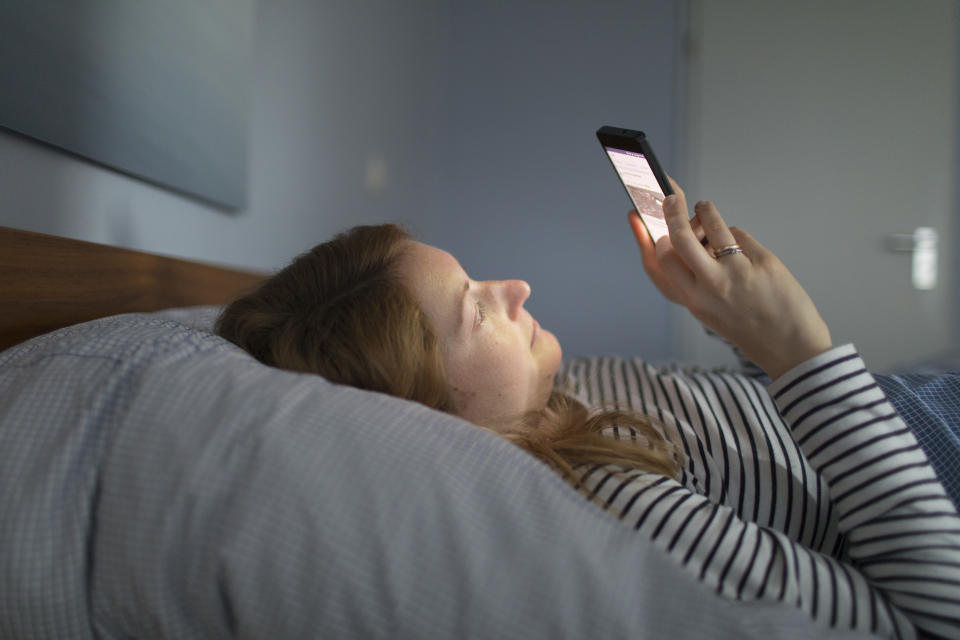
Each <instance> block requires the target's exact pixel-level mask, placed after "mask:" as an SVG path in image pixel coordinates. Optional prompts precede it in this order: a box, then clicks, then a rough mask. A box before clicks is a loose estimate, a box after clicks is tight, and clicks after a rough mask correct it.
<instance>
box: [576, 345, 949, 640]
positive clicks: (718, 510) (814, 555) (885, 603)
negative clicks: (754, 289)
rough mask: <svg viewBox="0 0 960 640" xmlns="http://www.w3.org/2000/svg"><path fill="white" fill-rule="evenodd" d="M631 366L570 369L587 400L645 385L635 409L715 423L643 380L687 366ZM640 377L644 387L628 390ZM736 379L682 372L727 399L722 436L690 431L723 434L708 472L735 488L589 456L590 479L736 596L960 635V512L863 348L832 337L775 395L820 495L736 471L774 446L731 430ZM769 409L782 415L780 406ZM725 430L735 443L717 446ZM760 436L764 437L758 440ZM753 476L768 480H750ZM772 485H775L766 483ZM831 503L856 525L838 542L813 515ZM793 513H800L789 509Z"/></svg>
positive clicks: (857, 621) (892, 630) (901, 628)
mask: <svg viewBox="0 0 960 640" xmlns="http://www.w3.org/2000/svg"><path fill="white" fill-rule="evenodd" d="M831 363H834V364H831ZM622 364H623V363H620V362H617V361H611V362H609V363H608V362H605V361H604V360H596V361H591V362H584V363H580V364H579V365H578V366H582V367H583V370H580V371H576V372H572V373H573V374H574V375H575V376H576V377H577V379H578V380H580V381H581V383H582V385H583V386H584V387H585V389H584V390H585V392H586V396H588V397H590V398H593V399H608V398H610V397H611V395H613V396H620V397H621V398H622V397H623V396H624V394H626V395H627V396H628V399H630V400H632V399H633V397H634V396H635V397H638V398H641V399H642V402H641V403H639V404H636V405H635V408H638V409H641V410H644V411H645V412H647V413H650V414H651V415H653V416H654V417H657V418H659V419H661V420H663V421H664V422H665V423H666V426H667V427H671V425H672V424H673V423H674V422H676V424H678V425H680V424H683V423H687V422H688V420H689V421H692V424H700V423H703V425H705V426H709V424H710V422H711V421H710V420H704V416H699V417H698V416H693V415H688V414H690V411H680V407H679V405H677V404H676V403H675V402H673V403H670V402H667V401H668V400H669V397H666V396H665V397H664V398H660V397H659V396H656V397H654V394H648V393H646V387H645V386H644V385H646V384H647V382H643V381H644V380H648V379H649V381H650V383H651V384H654V383H657V382H661V383H662V382H665V381H669V382H677V381H678V380H681V379H680V378H678V377H677V376H673V375H668V374H663V375H660V376H655V375H653V374H652V372H651V375H649V376H646V375H645V376H642V377H641V376H619V377H618V376H616V375H612V374H614V373H615V372H616V371H617V368H618V367H619V366H622ZM621 378H622V379H623V381H622V382H621V381H620V380H621ZM634 378H636V382H637V385H636V386H637V387H638V388H637V389H636V390H635V392H631V393H626V392H627V391H629V390H630V389H629V388H630V386H631V385H630V384H629V382H630V381H632V380H634ZM728 378H729V375H727V374H724V375H719V374H703V375H700V374H698V375H695V376H689V375H688V376H685V377H684V378H682V380H689V381H690V389H691V390H692V391H693V392H695V393H694V394H693V395H691V399H696V400H697V401H696V403H695V404H696V405H697V407H698V408H697V411H708V412H718V411H719V413H718V414H717V415H716V418H717V419H716V422H717V425H720V426H722V427H723V428H721V429H718V430H716V432H715V433H713V434H711V433H709V432H708V430H706V429H699V428H691V432H697V433H698V434H699V435H698V440H697V441H698V442H702V443H704V444H705V445H706V446H708V447H709V445H710V443H711V439H713V438H716V437H718V436H720V437H721V438H722V439H721V440H719V441H718V442H715V443H714V445H713V448H714V449H715V450H716V449H721V448H722V449H723V450H724V451H727V452H729V455H730V456H731V457H732V458H735V459H732V460H730V461H729V463H728V462H726V457H724V458H723V459H722V460H723V462H722V464H721V463H720V462H719V461H718V462H717V463H716V464H715V465H714V466H716V468H715V469H713V468H711V473H710V474H708V475H707V476H706V477H707V479H709V477H710V476H716V480H717V481H718V482H723V483H725V484H726V483H730V484H731V487H730V488H728V489H726V490H723V491H721V492H720V493H719V496H720V497H725V498H726V499H720V500H718V499H717V498H718V496H714V495H713V494H714V493H715V492H714V491H712V490H703V491H701V490H700V489H709V488H708V487H699V486H697V483H692V482H690V481H689V480H690V478H687V481H683V480H684V478H681V482H677V481H675V480H673V479H669V478H665V477H663V476H660V475H657V474H652V473H647V472H643V471H639V470H627V469H623V468H617V467H612V466H595V467H584V468H582V469H581V474H582V482H583V485H584V487H585V488H586V489H587V490H588V491H589V492H591V493H592V494H593V496H594V497H595V498H596V499H597V500H598V501H599V502H600V503H601V504H602V505H603V506H605V507H606V508H607V509H609V510H610V511H612V512H613V513H616V514H618V515H619V517H620V518H621V519H622V520H624V521H625V522H626V523H628V524H629V525H630V526H632V527H633V528H635V529H636V530H638V531H639V532H641V533H643V534H644V535H645V537H648V538H649V539H651V540H653V542H654V544H656V545H658V546H659V547H660V548H662V549H664V550H665V551H666V552H667V553H668V554H669V555H670V556H672V557H673V558H675V559H676V560H677V561H678V562H680V563H681V564H682V565H683V566H684V567H685V568H687V569H688V570H689V571H691V572H693V573H694V574H695V575H696V576H697V577H698V578H699V579H700V580H701V581H703V582H705V583H706V584H708V585H710V586H711V587H712V588H714V589H715V590H716V591H717V592H718V593H720V594H723V595H725V596H727V597H731V598H737V599H742V600H752V599H773V600H777V601H780V602H785V603H789V604H791V605H793V606H796V607H798V608H800V609H802V610H803V611H805V612H806V613H807V614H808V615H810V616H811V618H813V619H815V620H817V621H818V622H820V623H821V624H823V625H825V626H829V627H831V628H835V629H845V630H853V631H861V632H870V633H874V634H878V635H882V636H887V637H905V638H910V637H915V636H916V633H917V631H916V627H919V628H921V629H923V630H924V631H926V632H929V633H931V634H937V635H942V636H945V637H960V594H958V589H960V538H958V536H960V524H958V522H960V521H958V518H957V515H956V512H955V511H954V509H953V507H952V503H950V502H949V500H948V499H947V498H946V496H945V494H944V491H943V488H942V486H940V485H939V483H938V482H937V481H936V478H935V476H934V475H933V472H932V470H931V469H930V467H929V465H928V463H927V461H926V458H925V457H924V455H923V453H922V451H919V450H918V449H917V448H916V441H915V440H914V439H913V436H912V434H910V433H909V431H907V430H906V427H905V425H904V424H903V422H902V420H901V419H900V418H899V417H898V416H897V414H896V412H895V411H894V410H893V409H892V407H891V406H890V404H889V403H888V402H887V401H886V399H885V397H884V395H883V394H882V392H879V390H878V389H876V388H875V384H874V382H873V378H872V377H871V376H870V375H869V374H868V373H866V371H865V370H864V369H863V363H862V361H861V360H860V358H859V357H858V356H857V354H856V352H855V351H854V350H853V348H852V347H841V348H838V349H834V350H832V351H831V352H829V353H827V354H824V355H823V356H821V357H818V358H816V359H814V360H812V361H810V362H808V363H805V364H804V365H801V366H800V367H798V368H796V369H794V370H793V371H791V372H788V374H786V375H785V376H783V377H782V378H781V379H779V380H778V381H777V382H776V384H774V385H772V386H771V387H770V391H771V394H772V396H773V401H774V402H775V403H776V406H777V407H778V408H779V410H780V411H781V412H782V413H783V415H784V417H785V418H786V420H787V423H788V424H789V426H790V428H789V429H788V428H787V426H782V437H783V438H784V439H786V440H787V441H790V444H791V445H792V446H795V447H797V455H799V456H802V466H806V465H807V464H810V463H812V464H811V466H812V469H811V473H812V472H813V469H816V471H817V473H818V477H817V480H816V481H815V482H811V485H810V487H811V488H810V491H801V492H800V493H799V494H797V495H799V496H801V497H803V499H804V500H806V499H807V496H808V495H809V496H811V497H814V496H815V498H816V499H815V500H814V501H812V502H811V503H810V505H809V506H807V505H806V503H804V504H802V505H798V504H794V505H791V504H789V501H785V500H784V496H788V497H789V496H793V495H795V493H794V492H790V491H789V490H790V487H791V485H790V483H785V482H780V483H778V484H777V486H776V487H773V486H768V485H769V483H770V481H771V480H772V479H774V478H777V477H778V476H777V475H776V474H774V473H772V472H771V473H767V474H765V475H763V478H766V480H752V479H751V476H750V475H749V474H748V475H746V476H744V479H741V480H737V478H738V477H739V476H741V475H743V474H737V473H734V470H735V469H737V468H743V467H744V465H745V464H746V460H747V459H749V458H751V457H752V458H754V459H765V456H764V455H761V456H757V455H756V452H752V449H751V447H749V446H746V445H745V443H749V442H750V440H749V439H748V438H745V437H742V438H738V436H737V435H736V433H734V431H735V430H736V428H737V426H736V425H737V424H739V422H740V421H742V418H743V416H740V412H739V411H738V410H737V407H741V408H743V407H744V406H746V405H747V404H749V403H747V402H745V401H744V400H743V399H740V400H737V394H732V393H726V392H725V391H724V389H725V387H724V384H725V382H727V381H728ZM641 382H642V383H643V384H640V383H641ZM619 386H624V387H625V388H624V389H622V390H621V389H618V387H619ZM733 388H735V387H731V389H733ZM746 388H747V389H752V388H753V387H752V386H749V385H747V386H746ZM700 389H702V391H703V393H702V394H701V393H700V391H698V390H700ZM758 389H759V387H758ZM721 391H724V392H723V393H721ZM707 392H709V393H707ZM701 395H702V398H701V397H700V396H701ZM763 395H766V394H763ZM714 396H716V397H714ZM744 397H745V398H746V397H748V396H744ZM767 398H768V399H767V402H769V401H770V400H769V396H767ZM756 403H757V411H755V412H754V413H756V414H757V415H756V416H752V417H751V419H750V420H749V421H747V422H749V423H750V424H754V423H756V424H755V426H754V428H755V429H757V433H758V434H774V435H770V436H769V438H770V439H771V440H775V439H776V438H777V437H780V436H777V435H775V434H777V433H779V432H780V429H781V427H780V426H778V425H777V424H775V423H774V422H769V423H768V422H767V421H766V420H765V419H764V420H761V419H760V417H758V416H765V415H767V413H768V412H767V411H766V410H762V411H761V410H760V407H761V405H762V402H761V401H760V399H759V398H757V399H756ZM630 404H632V405H634V402H630ZM769 413H770V414H775V413H776V410H775V409H774V407H773V406H770V410H769ZM684 416H685V417H684ZM772 417H773V415H771V418H772ZM694 418H697V419H696V420H694ZM747 422H745V423H744V424H746V423H747ZM780 424H781V425H782V423H780ZM668 431H672V429H669V428H668ZM700 431H703V433H699V432H700ZM728 431H729V432H730V433H729V434H728V433H727V432H728ZM741 431H742V432H743V433H748V432H747V431H746V430H745V429H742V430H741ZM677 433H684V431H679V432H677ZM791 434H792V435H793V438H791ZM671 435H672V436H675V435H676V434H673V433H671ZM701 439H702V440H701ZM727 439H729V440H730V446H724V447H721V444H722V443H723V442H725V441H726V440H727ZM793 440H796V442H793ZM762 441H763V438H760V439H758V440H756V443H755V444H757V445H759V444H762ZM683 442H684V444H685V445H686V441H685V440H683ZM733 445H736V446H733ZM696 446H701V445H696ZM764 447H767V448H769V447H770V445H769V444H766V445H764ZM684 448H685V450H686V453H687V455H688V456H689V457H691V458H692V459H697V455H696V453H697V451H696V450H695V449H693V448H691V447H687V446H685V447H684ZM774 449H776V448H774ZM787 451H789V449H787ZM691 454H694V455H692V456H691ZM724 455H726V454H724ZM808 457H809V458H810V460H809V461H808V460H807V458H808ZM739 458H742V460H739V462H738V461H737V459H739ZM705 459H706V458H705ZM713 459H715V460H719V459H718V458H717V457H716V456H713ZM781 464H782V462H781ZM790 464H791V466H797V465H794V463H790ZM688 465H689V462H688ZM685 473H686V471H685ZM887 476H890V477H892V478H893V480H892V481H890V478H888V477H887ZM789 477H793V476H792V475H791V476H789ZM798 477H800V478H801V479H802V478H806V477H807V476H806V474H805V473H803V474H799V475H798ZM820 478H825V480H821V479H820ZM931 480H932V482H931ZM881 481H882V482H881ZM804 482H806V480H804ZM737 483H739V484H741V485H743V486H744V487H747V488H748V489H749V491H748V492H747V494H746V495H748V497H751V496H752V494H754V493H755V494H756V497H755V499H753V500H751V499H748V500H747V501H746V502H745V503H744V504H743V505H741V504H740V502H741V500H740V499H739V498H738V496H743V495H745V494H744V492H743V491H742V490H736V489H735V488H733V487H732V485H733V484H737ZM820 483H822V485H823V487H824V488H823V494H824V495H823V496H822V497H821V496H820V489H819V488H817V489H816V491H815V492H814V491H813V489H812V488H813V487H814V486H816V487H819V486H820ZM753 484H757V485H760V486H758V487H756V488H753ZM763 487H766V489H765V490H764V491H763V492H761V489H762V488H763ZM828 494H829V495H828ZM767 501H769V502H770V503H771V504H770V505H768V506H766V507H764V506H763V505H761V506H760V507H759V509H760V511H759V512H757V505H758V504H760V503H764V502H767ZM815 503H816V504H815ZM818 504H819V505H820V506H819V507H818V506H817V505H818ZM821 507H822V509H820V508H821ZM763 508H768V509H774V508H775V511H776V513H774V512H773V511H771V512H769V513H765V512H764V511H763ZM818 509H820V510H818ZM823 509H826V510H825V511H823ZM821 511H822V512H823V513H825V514H826V517H827V519H828V520H829V522H830V523H831V524H830V525H829V526H830V527H831V528H832V527H835V526H836V527H842V533H843V534H845V535H846V539H845V541H844V542H843V547H842V548H841V547H840V546H836V545H834V544H832V543H831V544H824V543H823V542H824V532H826V531H827V524H823V523H821V524H817V522H816V516H817V514H818V513H821ZM792 513H795V514H799V515H800V516H801V517H800V518H799V519H798V518H793V519H791V518H790V517H789V515H790V514H792ZM784 516H787V517H786V519H784ZM807 516H810V517H807ZM805 520H809V522H805ZM836 521H839V525H838V524H836ZM799 541H803V542H799ZM813 541H817V542H818V543H814V542H813ZM837 541H843V539H842V538H837ZM907 541H908V542H909V544H906V542H907Z"/></svg>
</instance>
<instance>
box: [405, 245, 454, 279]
mask: <svg viewBox="0 0 960 640" xmlns="http://www.w3.org/2000/svg"><path fill="white" fill-rule="evenodd" d="M404 262H405V263H406V264H405V265H404V266H405V267H406V271H408V273H409V275H410V276H411V277H416V276H421V277H424V278H432V279H434V280H438V279H442V278H444V277H450V276H462V275H463V268H462V267H461V266H460V263H459V262H458V261H457V259H456V258H454V257H453V256H452V255H450V254H449V253H447V252H446V251H444V250H443V249H438V248H436V247H432V246H430V245H428V244H424V243H422V242H417V241H416V240H407V241H406V246H405V247H404Z"/></svg>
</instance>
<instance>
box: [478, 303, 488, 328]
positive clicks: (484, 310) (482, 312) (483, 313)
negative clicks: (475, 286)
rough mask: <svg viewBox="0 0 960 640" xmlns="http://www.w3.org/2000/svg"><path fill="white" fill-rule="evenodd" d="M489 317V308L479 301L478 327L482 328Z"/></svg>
mask: <svg viewBox="0 0 960 640" xmlns="http://www.w3.org/2000/svg"><path fill="white" fill-rule="evenodd" d="M486 317H487V308H486V306H484V304H483V303H482V302H480V301H479V300H477V320H476V325H477V326H480V325H481V324H483V321H484V320H485V319H486Z"/></svg>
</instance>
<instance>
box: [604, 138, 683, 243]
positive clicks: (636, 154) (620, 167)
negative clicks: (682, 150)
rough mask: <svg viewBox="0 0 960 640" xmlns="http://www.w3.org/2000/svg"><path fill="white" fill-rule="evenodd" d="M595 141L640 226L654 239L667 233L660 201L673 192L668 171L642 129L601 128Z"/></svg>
mask: <svg viewBox="0 0 960 640" xmlns="http://www.w3.org/2000/svg"><path fill="white" fill-rule="evenodd" d="M597 140H599V141H600V145H601V146H603V150H604V151H605V152H606V153H607V158H608V159H609V160H610V164H612V165H613V170H614V171H616V172H617V175H618V176H620V182H621V183H623V188H624V189H626V190H627V195H628V196H630V201H631V202H632V203H633V206H634V207H636V209H637V213H639V214H640V219H641V220H642V221H643V226H644V227H646V228H647V232H648V233H649V234H650V237H651V238H653V241H654V242H656V241H657V240H659V239H660V237H661V236H665V235H667V221H666V220H665V219H664V217H663V201H664V199H665V198H666V197H667V196H668V195H671V194H672V193H673V189H672V188H671V187H670V183H669V182H668V181H667V174H665V173H664V172H663V169H661V168H660V163H659V162H657V157H656V156H655V155H653V149H651V148H650V143H649V142H647V136H646V135H645V134H644V133H643V131H632V130H630V129H621V128H620V127H600V128H599V129H597Z"/></svg>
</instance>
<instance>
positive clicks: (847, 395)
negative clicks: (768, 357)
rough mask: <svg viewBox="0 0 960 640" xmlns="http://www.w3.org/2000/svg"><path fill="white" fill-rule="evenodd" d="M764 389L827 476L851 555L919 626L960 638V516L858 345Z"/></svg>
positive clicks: (852, 561)
mask: <svg viewBox="0 0 960 640" xmlns="http://www.w3.org/2000/svg"><path fill="white" fill-rule="evenodd" d="M770 393H771V394H772V396H773V398H774V400H775V402H776V404H777V406H778V407H779V409H780V412H781V414H782V415H783V417H784V418H785V420H786V421H787V423H788V424H790V426H791V428H792V429H793V434H794V437H795V439H796V440H797V443H798V444H799V445H800V448H801V449H802V450H803V452H804V453H805V454H806V456H807V458H808V459H809V460H810V462H811V464H812V465H813V466H814V467H815V468H816V469H818V471H820V473H821V474H823V476H824V477H825V478H826V481H827V484H828V486H829V492H830V495H831V497H832V499H833V502H834V506H835V509H836V512H837V517H838V524H839V528H840V531H841V532H842V533H843V534H844V535H845V536H846V541H847V545H846V556H847V558H848V559H849V562H850V564H851V565H852V566H853V567H855V568H856V570H857V571H859V572H860V573H861V574H862V575H863V576H865V577H866V579H867V580H868V581H869V583H870V584H871V586H873V587H874V588H876V589H877V590H879V591H880V592H881V593H883V595H884V597H885V599H886V600H887V601H888V602H889V603H890V605H891V607H892V608H893V609H895V610H897V611H899V612H902V613H903V614H905V615H906V616H907V617H908V618H909V619H910V621H911V622H913V623H914V624H915V625H916V626H917V627H919V628H921V629H923V630H924V631H926V632H928V633H932V634H937V635H941V636H944V637H951V638H960V519H958V517H957V513H956V510H955V509H954V507H953V503H952V502H951V501H950V499H949V498H948V497H947V495H946V492H945V491H944V489H943V485H941V484H940V482H939V480H938V479H937V476H936V474H935V472H934V470H933V468H932V467H931V466H930V463H929V461H928V460H927V457H926V455H925V454H924V452H923V450H922V449H921V448H920V446H919V444H918V443H917V440H916V438H915V437H914V435H913V434H912V433H911V431H910V429H909V428H908V427H907V425H906V424H905V423H904V422H903V420H902V419H901V418H900V416H899V415H898V414H897V413H896V411H894V409H893V407H892V406H891V405H890V403H889V402H888V401H887V399H886V396H885V395H884V394H883V391H882V390H881V389H880V388H879V386H878V385H877V383H876V381H875V380H874V378H873V376H871V375H870V374H869V373H868V372H867V370H866V368H865V366H864V364H863V361H862V360H861V359H860V357H859V356H858V355H857V353H856V351H855V350H854V348H853V347H852V346H851V345H846V346H844V347H839V348H836V349H833V350H831V351H829V352H827V353H825V354H822V355H821V356H818V357H817V358H814V359H813V360H810V361H808V362H806V363H804V364H802V365H800V366H799V367H797V368H795V369H793V370H792V371H790V372H788V373H787V374H786V375H784V376H783V377H781V378H780V379H778V380H777V381H776V382H775V383H774V384H772V385H771V386H770Z"/></svg>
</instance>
